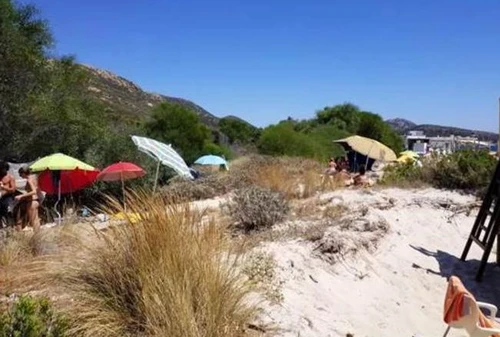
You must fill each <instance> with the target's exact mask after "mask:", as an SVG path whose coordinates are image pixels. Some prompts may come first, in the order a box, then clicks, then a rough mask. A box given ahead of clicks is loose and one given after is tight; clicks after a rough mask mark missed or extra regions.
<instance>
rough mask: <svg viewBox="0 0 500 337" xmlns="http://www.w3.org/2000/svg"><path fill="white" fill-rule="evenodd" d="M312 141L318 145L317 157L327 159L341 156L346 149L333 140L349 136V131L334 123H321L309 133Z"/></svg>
mask: <svg viewBox="0 0 500 337" xmlns="http://www.w3.org/2000/svg"><path fill="white" fill-rule="evenodd" d="M308 136H309V138H310V139H311V141H313V142H315V143H316V144H317V145H316V146H317V148H318V150H317V154H316V159H319V160H322V161H325V160H328V158H330V157H339V156H342V155H344V150H343V149H342V147H341V146H340V145H338V144H335V143H334V142H333V141H334V140H337V139H341V138H345V137H348V136H349V133H348V132H347V131H344V130H339V129H338V128H337V127H335V126H333V125H320V126H318V127H316V128H314V129H312V130H311V131H310V132H309V133H308Z"/></svg>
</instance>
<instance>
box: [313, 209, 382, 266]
mask: <svg viewBox="0 0 500 337" xmlns="http://www.w3.org/2000/svg"><path fill="white" fill-rule="evenodd" d="M389 229H390V226H389V223H388V222H387V221H386V220H385V219H377V220H370V219H363V218H357V219H355V218H350V219H349V218H348V219H344V220H343V221H342V222H341V223H340V224H337V225H336V226H333V227H330V228H329V229H328V231H327V232H325V234H324V235H323V237H322V238H321V239H320V240H318V244H317V246H316V248H315V250H316V251H318V252H319V254H320V256H321V257H323V258H325V259H326V260H327V261H329V262H331V263H336V262H337V261H339V260H341V259H344V258H345V257H347V256H350V255H355V254H357V253H358V252H359V251H361V250H366V251H373V250H375V249H376V248H377V246H378V244H379V242H380V240H382V238H383V237H384V236H385V235H386V234H387V233H388V232H389Z"/></svg>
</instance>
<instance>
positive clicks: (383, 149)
mask: <svg viewBox="0 0 500 337" xmlns="http://www.w3.org/2000/svg"><path fill="white" fill-rule="evenodd" d="M334 143H338V144H339V145H342V146H343V147H344V148H347V149H350V150H353V151H355V152H358V153H361V154H362V155H364V156H367V157H369V158H371V159H373V160H379V161H383V162H389V161H396V160H397V157H396V154H395V153H394V151H392V150H391V149H390V148H389V147H387V146H386V145H384V144H382V143H380V142H378V141H376V140H374V139H371V138H366V137H361V136H351V137H347V138H344V139H339V140H335V141H334Z"/></svg>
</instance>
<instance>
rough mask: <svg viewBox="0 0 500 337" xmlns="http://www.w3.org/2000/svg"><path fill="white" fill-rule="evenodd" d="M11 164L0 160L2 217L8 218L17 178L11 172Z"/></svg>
mask: <svg viewBox="0 0 500 337" xmlns="http://www.w3.org/2000/svg"><path fill="white" fill-rule="evenodd" d="M9 168H10V167H9V164H8V163H7V162H5V161H0V217H3V218H6V217H7V216H8V213H9V212H12V209H11V207H12V206H13V204H14V195H15V192H16V179H15V178H14V176H13V175H11V174H9Z"/></svg>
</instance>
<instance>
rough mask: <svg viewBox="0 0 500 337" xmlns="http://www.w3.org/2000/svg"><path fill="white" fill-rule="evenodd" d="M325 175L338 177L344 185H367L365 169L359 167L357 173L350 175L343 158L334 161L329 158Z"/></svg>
mask: <svg viewBox="0 0 500 337" xmlns="http://www.w3.org/2000/svg"><path fill="white" fill-rule="evenodd" d="M325 174H326V175H328V176H337V177H339V178H340V179H341V180H343V181H344V182H345V184H346V185H351V184H354V185H355V186H365V185H367V184H368V181H367V179H366V175H365V174H366V169H365V167H364V166H361V167H360V168H359V172H358V173H356V174H354V175H351V174H350V167H349V161H348V160H347V158H345V157H339V158H337V159H336V160H335V158H330V160H329V161H328V168H327V169H326V172H325Z"/></svg>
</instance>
